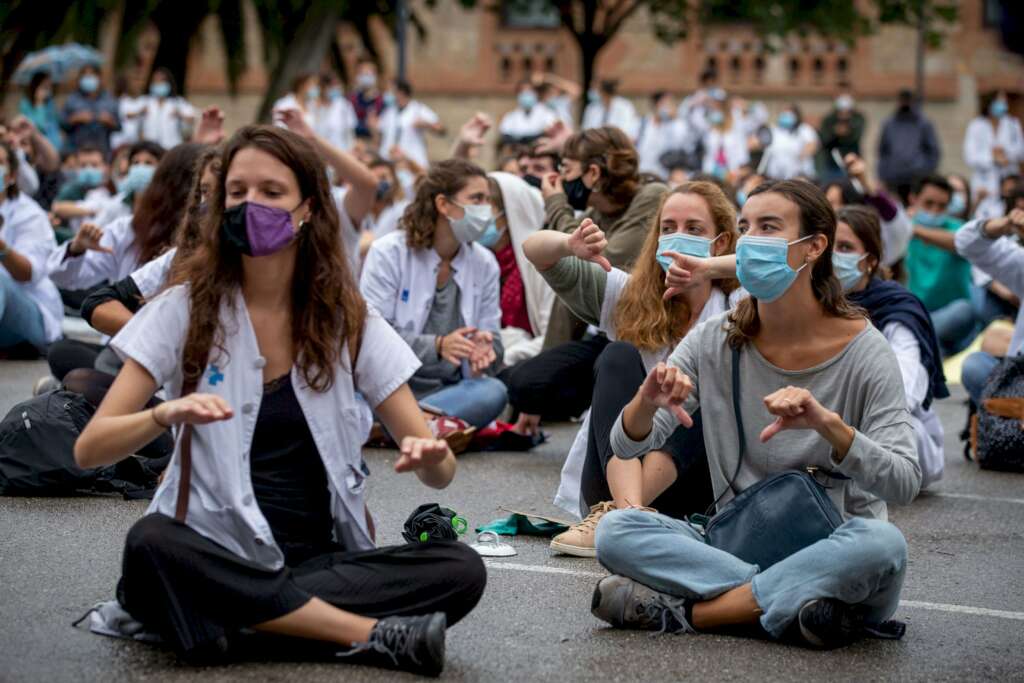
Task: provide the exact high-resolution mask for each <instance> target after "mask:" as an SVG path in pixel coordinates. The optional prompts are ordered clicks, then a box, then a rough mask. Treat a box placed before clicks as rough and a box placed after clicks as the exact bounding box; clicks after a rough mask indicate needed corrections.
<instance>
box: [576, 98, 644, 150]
mask: <svg viewBox="0 0 1024 683" xmlns="http://www.w3.org/2000/svg"><path fill="white" fill-rule="evenodd" d="M602 126H616V127H618V128H620V129H622V132H624V133H625V134H626V135H628V136H629V139H630V140H635V139H636V134H637V132H638V130H639V128H640V117H639V116H637V113H636V107H634V106H633V103H632V102H630V101H629V100H627V99H626V98H625V97H618V96H616V97H613V98H612V99H611V101H610V103H609V104H608V107H605V106H604V102H602V101H601V100H598V101H596V102H591V103H590V104H588V105H587V108H586V109H584V110H583V128H584V129H587V128H600V127H602Z"/></svg>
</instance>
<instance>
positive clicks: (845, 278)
mask: <svg viewBox="0 0 1024 683" xmlns="http://www.w3.org/2000/svg"><path fill="white" fill-rule="evenodd" d="M865 256H867V254H843V253H840V252H838V251H833V252H832V269H833V270H834V271H835V273H836V277H837V278H838V279H839V284H841V285H842V286H843V291H844V292H849V291H850V290H851V289H853V288H854V287H856V286H857V283H858V282H860V281H861V278H863V277H864V273H863V272H861V269H860V262H861V261H863V260H864V257H865Z"/></svg>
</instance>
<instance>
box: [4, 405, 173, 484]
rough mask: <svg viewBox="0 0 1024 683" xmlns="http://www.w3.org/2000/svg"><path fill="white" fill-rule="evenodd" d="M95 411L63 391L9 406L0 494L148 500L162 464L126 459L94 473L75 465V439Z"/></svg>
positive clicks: (5, 427) (5, 426)
mask: <svg viewBox="0 0 1024 683" xmlns="http://www.w3.org/2000/svg"><path fill="white" fill-rule="evenodd" d="M94 412H95V409H94V408H93V407H92V405H91V404H90V403H89V402H88V401H87V400H86V399H85V397H84V396H82V395H81V394H76V393H73V392H70V391H64V390H57V391H50V392H47V393H45V394H41V395H40V396H36V397H34V398H32V399H29V400H28V401H24V402H22V403H19V404H18V405H16V406H14V407H13V408H12V409H11V411H10V412H9V413H7V416H6V417H4V419H3V421H2V422H0V495H6V496H67V495H74V494H79V493H121V494H123V495H124V497H125V498H151V497H152V495H153V491H155V489H156V480H157V475H158V474H159V470H158V465H159V464H162V463H155V462H154V463H149V462H146V461H144V460H142V459H140V458H128V459H126V460H123V461H121V462H119V463H117V464H115V465H107V466H105V467H97V468H93V469H82V468H80V467H79V466H78V465H76V464H75V457H74V447H75V440H76V439H77V438H78V435H79V434H80V433H81V431H82V429H84V428H85V425H86V423H87V422H88V421H89V419H90V418H91V417H92V415H93V413H94Z"/></svg>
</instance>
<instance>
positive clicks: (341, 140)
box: [313, 97, 358, 151]
mask: <svg viewBox="0 0 1024 683" xmlns="http://www.w3.org/2000/svg"><path fill="white" fill-rule="evenodd" d="M357 122H358V120H357V118H356V110H355V109H354V108H353V107H352V103H351V102H349V101H348V100H347V99H346V98H344V97H339V98H338V99H336V100H330V101H329V102H327V103H326V104H324V103H322V102H318V103H317V106H316V108H315V110H314V116H313V130H315V131H316V134H317V135H319V136H320V137H322V138H323V139H324V140H327V142H329V143H331V144H332V145H334V146H335V147H337V148H338V149H343V150H346V151H347V150H350V149H352V141H353V138H354V136H355V130H356V123H357Z"/></svg>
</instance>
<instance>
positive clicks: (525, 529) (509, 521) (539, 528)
mask: <svg viewBox="0 0 1024 683" xmlns="http://www.w3.org/2000/svg"><path fill="white" fill-rule="evenodd" d="M568 528H569V527H567V526H565V525H564V524H557V523H555V522H549V521H547V520H538V521H537V522H532V521H530V518H529V517H527V516H526V515H519V514H512V515H509V516H508V517H502V518H501V519H496V520H494V521H493V522H488V523H487V524H484V525H482V526H478V527H477V528H476V532H477V533H480V532H481V531H493V532H494V533H496V534H499V535H501V536H545V537H547V538H551V537H552V536H557V535H558V534H560V533H562V532H563V531H565V530H566V529H568Z"/></svg>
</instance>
